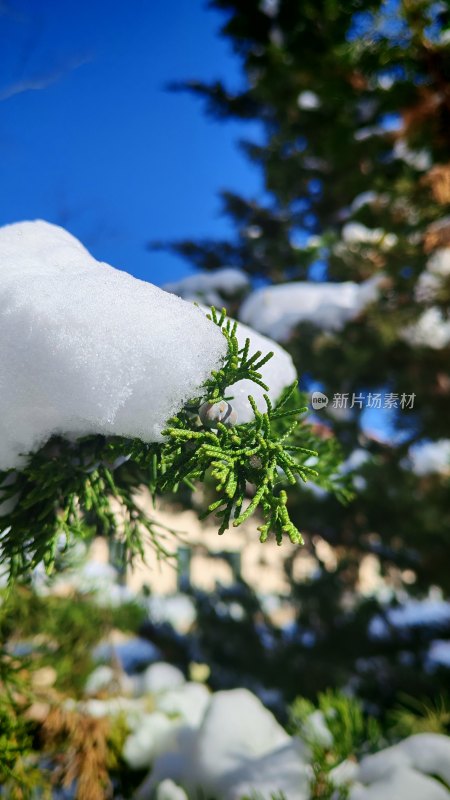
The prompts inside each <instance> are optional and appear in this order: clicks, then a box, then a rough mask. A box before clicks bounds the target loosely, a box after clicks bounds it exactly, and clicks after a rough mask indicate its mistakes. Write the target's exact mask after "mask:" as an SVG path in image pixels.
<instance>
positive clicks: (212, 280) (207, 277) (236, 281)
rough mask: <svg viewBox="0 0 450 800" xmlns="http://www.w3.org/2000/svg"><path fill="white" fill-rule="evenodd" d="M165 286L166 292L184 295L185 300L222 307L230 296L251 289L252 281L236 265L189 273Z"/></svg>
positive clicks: (179, 295)
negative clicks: (212, 270) (194, 273)
mask: <svg viewBox="0 0 450 800" xmlns="http://www.w3.org/2000/svg"><path fill="white" fill-rule="evenodd" d="M163 288H164V289H165V291H166V292H171V293H172V294H176V295H178V297H182V298H183V300H191V301H196V302H199V303H204V304H205V305H207V306H216V308H222V306H223V305H225V306H226V301H227V299H228V298H232V297H235V296H236V295H238V296H240V295H242V294H244V293H245V292H247V291H249V289H250V281H249V279H248V277H247V276H246V275H245V273H244V272H242V271H241V270H239V269H235V268H234V267H223V268H222V269H218V270H215V271H214V272H202V273H199V274H197V275H189V276H188V277H187V278H182V280H180V281H177V282H175V283H166V284H164V286H163Z"/></svg>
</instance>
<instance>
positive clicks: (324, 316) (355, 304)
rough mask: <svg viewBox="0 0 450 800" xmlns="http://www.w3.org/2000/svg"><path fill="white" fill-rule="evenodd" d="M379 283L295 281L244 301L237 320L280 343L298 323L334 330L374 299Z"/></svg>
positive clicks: (377, 278) (274, 287)
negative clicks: (310, 323)
mask: <svg viewBox="0 0 450 800" xmlns="http://www.w3.org/2000/svg"><path fill="white" fill-rule="evenodd" d="M380 280H381V279H380V277H379V276H376V277H374V278H370V279H369V280H367V281H364V282H363V283H361V284H358V283H354V282H352V281H345V282H343V283H316V282H310V281H298V282H295V283H285V284H282V285H277V286H269V287H265V288H262V289H258V290H257V291H255V292H253V294H251V295H250V297H249V298H247V300H245V301H244V303H243V305H242V308H241V311H240V318H241V319H242V321H243V322H245V323H247V324H248V325H250V326H252V327H253V328H255V329H256V330H258V331H260V332H261V333H264V334H266V335H268V336H271V337H272V338H273V339H275V340H276V341H280V342H283V341H286V340H287V339H289V336H290V335H291V332H292V330H293V329H295V327H296V326H297V325H299V324H300V323H301V322H312V323H314V324H315V325H317V326H318V327H319V328H322V329H323V330H327V331H338V330H341V329H342V328H343V327H344V325H345V324H346V323H347V322H348V321H349V320H352V319H354V318H355V317H357V316H358V314H359V313H361V311H362V310H363V309H364V308H365V307H366V306H367V305H368V304H369V303H371V302H373V301H375V300H376V298H377V296H378V286H379V283H380Z"/></svg>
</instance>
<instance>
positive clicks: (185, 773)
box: [138, 689, 311, 800]
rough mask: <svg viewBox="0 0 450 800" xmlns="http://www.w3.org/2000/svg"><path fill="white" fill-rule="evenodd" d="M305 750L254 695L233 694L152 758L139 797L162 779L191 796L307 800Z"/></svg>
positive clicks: (214, 699)
mask: <svg viewBox="0 0 450 800" xmlns="http://www.w3.org/2000/svg"><path fill="white" fill-rule="evenodd" d="M306 756H307V750H306V749H305V747H304V745H302V744H301V743H300V742H299V741H298V740H296V739H294V738H292V737H290V736H288V734H287V733H286V732H285V731H284V730H283V728H282V727H281V726H280V725H279V724H278V722H277V721H276V720H275V717H274V716H273V715H272V714H271V713H270V711H268V710H267V709H266V708H265V707H264V706H263V705H262V703H261V702H260V701H259V700H258V698H257V697H255V695H253V694H252V693H251V692H249V691H248V690H247V689H232V690H230V691H223V692H217V693H216V694H214V695H212V696H211V699H210V702H209V705H208V708H207V710H206V713H205V715H204V717H203V719H202V721H201V722H200V724H199V726H198V727H197V728H195V727H194V728H193V727H185V728H180V729H179V731H178V736H177V739H176V740H174V746H173V749H172V750H171V751H167V752H165V753H164V754H163V755H161V756H160V757H158V758H156V759H155V761H154V763H153V767H152V772H151V774H150V776H149V777H148V778H147V780H146V781H145V782H144V784H143V786H142V787H141V789H140V790H139V792H138V798H141V800H144V798H147V797H149V796H150V795H151V792H152V789H153V788H154V787H155V786H157V785H158V784H159V783H160V781H162V780H163V779H165V780H167V779H171V780H172V781H176V782H177V783H180V784H182V786H183V787H184V788H186V789H187V790H188V793H189V794H190V795H195V794H196V793H197V791H198V790H200V791H201V793H202V794H205V795H208V796H213V797H217V798H223V800H238V799H239V798H241V797H242V796H244V795H247V796H249V795H253V794H255V793H259V794H260V795H261V797H262V798H267V800H269V798H270V797H271V795H272V794H277V795H278V794H279V793H281V792H282V793H283V794H284V796H285V797H286V800H307V798H309V783H310V778H311V770H310V767H309V764H308V762H307V757H306Z"/></svg>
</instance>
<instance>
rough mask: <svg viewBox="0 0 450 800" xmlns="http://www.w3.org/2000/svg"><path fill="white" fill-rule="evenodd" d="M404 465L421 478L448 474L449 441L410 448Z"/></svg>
mask: <svg viewBox="0 0 450 800" xmlns="http://www.w3.org/2000/svg"><path fill="white" fill-rule="evenodd" d="M405 465H407V466H409V467H410V469H411V470H412V471H413V472H414V473H415V474H416V475H419V476H421V477H423V476H424V475H432V474H433V473H442V474H445V473H446V474H449V473H450V439H438V440H437V441H435V442H421V443H419V444H416V445H415V446H414V447H411V448H410V449H409V451H408V459H407V461H406V462H405Z"/></svg>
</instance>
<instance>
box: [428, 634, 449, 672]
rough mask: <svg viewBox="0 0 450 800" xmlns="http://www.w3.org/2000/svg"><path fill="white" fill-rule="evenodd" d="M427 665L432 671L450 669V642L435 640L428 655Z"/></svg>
mask: <svg viewBox="0 0 450 800" xmlns="http://www.w3.org/2000/svg"><path fill="white" fill-rule="evenodd" d="M427 665H428V666H429V667H430V668H431V670H433V669H435V668H436V667H448V668H450V642H449V641H446V640H445V639H435V640H434V642H431V644H430V647H429V650H428V653H427Z"/></svg>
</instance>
